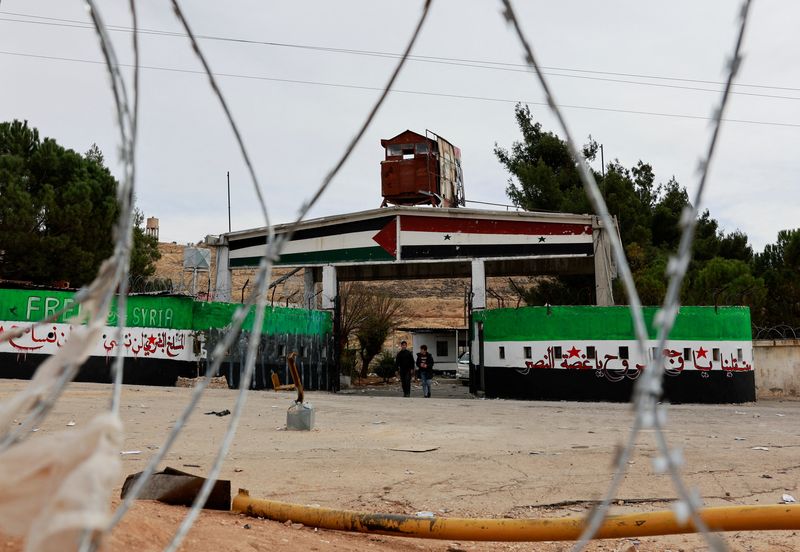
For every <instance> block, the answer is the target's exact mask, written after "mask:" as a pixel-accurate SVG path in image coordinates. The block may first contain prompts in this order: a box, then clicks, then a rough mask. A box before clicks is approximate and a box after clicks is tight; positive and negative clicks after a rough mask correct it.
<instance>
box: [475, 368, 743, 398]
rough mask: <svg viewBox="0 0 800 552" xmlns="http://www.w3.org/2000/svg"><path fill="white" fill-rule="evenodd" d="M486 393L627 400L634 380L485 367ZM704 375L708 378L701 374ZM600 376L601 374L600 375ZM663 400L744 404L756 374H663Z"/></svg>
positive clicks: (584, 373)
mask: <svg viewBox="0 0 800 552" xmlns="http://www.w3.org/2000/svg"><path fill="white" fill-rule="evenodd" d="M485 370H486V371H485V377H486V396H487V397H491V398H507V399H534V400H535V399H539V400H567V401H610V402H629V401H630V400H631V394H632V392H633V386H634V385H635V383H636V382H635V381H634V380H631V379H629V378H627V377H624V378H623V379H621V380H620V381H609V380H608V379H606V378H605V377H597V373H596V371H595V370H586V371H574V370H530V371H529V372H528V373H527V374H523V373H520V372H518V371H517V370H515V369H513V368H492V367H487V368H486V369H485ZM703 374H706V375H707V376H708V377H704V375H703ZM601 375H602V374H601ZM663 387H664V393H663V396H662V400H663V401H665V402H670V403H673V404H679V403H713V404H727V403H743V402H753V401H755V400H756V385H755V373H754V372H752V371H750V372H723V371H718V372H700V371H694V370H692V371H685V372H683V373H681V374H680V375H678V376H665V377H664V379H663Z"/></svg>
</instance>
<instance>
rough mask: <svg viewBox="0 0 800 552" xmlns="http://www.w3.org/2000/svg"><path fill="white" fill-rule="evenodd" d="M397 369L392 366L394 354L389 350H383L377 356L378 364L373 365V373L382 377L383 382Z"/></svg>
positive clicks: (392, 375)
mask: <svg viewBox="0 0 800 552" xmlns="http://www.w3.org/2000/svg"><path fill="white" fill-rule="evenodd" d="M395 372H397V369H396V368H395V366H394V355H393V354H392V353H390V352H389V351H383V353H381V356H380V357H379V358H378V366H377V367H375V373H376V374H378V375H379V376H380V377H382V378H383V382H384V383H386V382H387V381H389V378H392V377H394V375H395Z"/></svg>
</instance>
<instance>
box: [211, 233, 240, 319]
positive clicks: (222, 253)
mask: <svg viewBox="0 0 800 552" xmlns="http://www.w3.org/2000/svg"><path fill="white" fill-rule="evenodd" d="M206 240H208V238H206ZM216 247H217V267H216V269H217V274H216V278H215V282H214V301H220V302H224V303H230V302H231V287H232V286H233V279H232V278H231V269H230V268H229V267H228V254H229V252H230V250H229V249H228V243H227V242H224V241H222V240H220V241H219V242H218V243H217V244H216Z"/></svg>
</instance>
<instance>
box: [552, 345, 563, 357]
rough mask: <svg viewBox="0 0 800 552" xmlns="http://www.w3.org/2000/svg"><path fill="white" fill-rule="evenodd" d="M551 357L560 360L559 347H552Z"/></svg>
mask: <svg viewBox="0 0 800 552" xmlns="http://www.w3.org/2000/svg"><path fill="white" fill-rule="evenodd" d="M553 357H554V358H561V347H553Z"/></svg>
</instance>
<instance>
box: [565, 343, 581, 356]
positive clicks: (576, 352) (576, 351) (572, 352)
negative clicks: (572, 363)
mask: <svg viewBox="0 0 800 552" xmlns="http://www.w3.org/2000/svg"><path fill="white" fill-rule="evenodd" d="M567 352H568V353H569V356H568V357H567V358H572V357H576V356H580V354H581V350H580V349H578V348H577V347H575V345H573V346H572V349H570V350H569V351H567Z"/></svg>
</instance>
